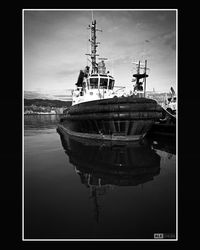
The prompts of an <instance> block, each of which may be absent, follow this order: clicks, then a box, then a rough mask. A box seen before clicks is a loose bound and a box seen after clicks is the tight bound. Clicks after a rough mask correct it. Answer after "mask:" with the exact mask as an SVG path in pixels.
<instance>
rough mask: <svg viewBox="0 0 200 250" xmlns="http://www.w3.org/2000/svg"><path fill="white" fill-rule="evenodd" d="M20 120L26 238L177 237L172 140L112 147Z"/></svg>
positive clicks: (43, 122)
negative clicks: (21, 127) (22, 134)
mask: <svg viewBox="0 0 200 250" xmlns="http://www.w3.org/2000/svg"><path fill="white" fill-rule="evenodd" d="M60 117H61V116H60V115H25V116H24V166H23V171H24V185H23V199H24V215H23V216H24V225H23V227H24V239H25V240H26V239H32V240H34V239H35V240H37V239H40V240H42V239H46V240H57V239H64V240H69V239H73V240H76V239H77V240H78V239H87V240H90V239H97V240H98V239H122V240H123V239H130V240H135V239H154V238H156V237H157V236H158V235H160V234H161V236H160V237H164V238H168V239H175V238H176V220H177V218H176V208H177V207H176V205H177V204H176V200H177V197H176V193H177V190H176V186H177V183H176V179H177V178H176V176H177V166H176V141H175V139H172V138H164V137H163V138H146V139H145V140H144V141H142V142H140V143H139V142H137V143H126V144H119V145H118V144H112V143H105V142H97V141H93V142H92V141H84V140H77V139H76V138H69V137H67V135H63V134H61V133H60V132H59V131H57V125H58V122H59V119H60Z"/></svg>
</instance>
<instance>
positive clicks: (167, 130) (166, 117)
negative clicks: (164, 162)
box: [148, 87, 177, 139]
mask: <svg viewBox="0 0 200 250" xmlns="http://www.w3.org/2000/svg"><path fill="white" fill-rule="evenodd" d="M176 99H177V98H176V93H175V91H174V89H173V87H171V88H170V93H169V95H166V96H165V101H164V103H163V105H162V108H163V112H162V114H163V116H162V118H161V119H160V120H159V121H157V122H155V123H154V124H153V126H152V128H151V129H150V130H149V132H148V135H150V136H151V135H152V136H154V137H155V136H157V135H158V136H165V137H168V138H169V137H171V138H174V139H175V138H176V109H177V101H176Z"/></svg>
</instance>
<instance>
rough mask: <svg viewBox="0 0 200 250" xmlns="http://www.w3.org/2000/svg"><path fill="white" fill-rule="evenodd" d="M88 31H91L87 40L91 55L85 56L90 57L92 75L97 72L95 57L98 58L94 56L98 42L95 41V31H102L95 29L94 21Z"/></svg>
mask: <svg viewBox="0 0 200 250" xmlns="http://www.w3.org/2000/svg"><path fill="white" fill-rule="evenodd" d="M92 13H93V12H92ZM88 29H90V30H91V35H90V39H89V42H90V43H91V53H90V54H86V55H89V56H90V57H91V60H92V73H97V72H98V68H97V65H98V64H97V62H96V56H99V55H97V54H96V52H97V49H96V48H97V47H98V44H99V42H97V41H96V32H97V31H101V32H102V30H99V29H97V28H96V20H93V21H92V25H89V26H88Z"/></svg>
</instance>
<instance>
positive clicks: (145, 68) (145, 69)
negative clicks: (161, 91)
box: [144, 60, 147, 97]
mask: <svg viewBox="0 0 200 250" xmlns="http://www.w3.org/2000/svg"><path fill="white" fill-rule="evenodd" d="M146 72H147V60H145V66H144V75H145V77H144V97H146V77H147V74H146Z"/></svg>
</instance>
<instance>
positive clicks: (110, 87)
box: [108, 79, 115, 89]
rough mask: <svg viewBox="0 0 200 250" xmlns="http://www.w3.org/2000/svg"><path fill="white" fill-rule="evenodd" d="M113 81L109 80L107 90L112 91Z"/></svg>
mask: <svg viewBox="0 0 200 250" xmlns="http://www.w3.org/2000/svg"><path fill="white" fill-rule="evenodd" d="M114 82H115V81H114V80H113V79H109V86H108V88H109V89H113V87H114Z"/></svg>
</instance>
